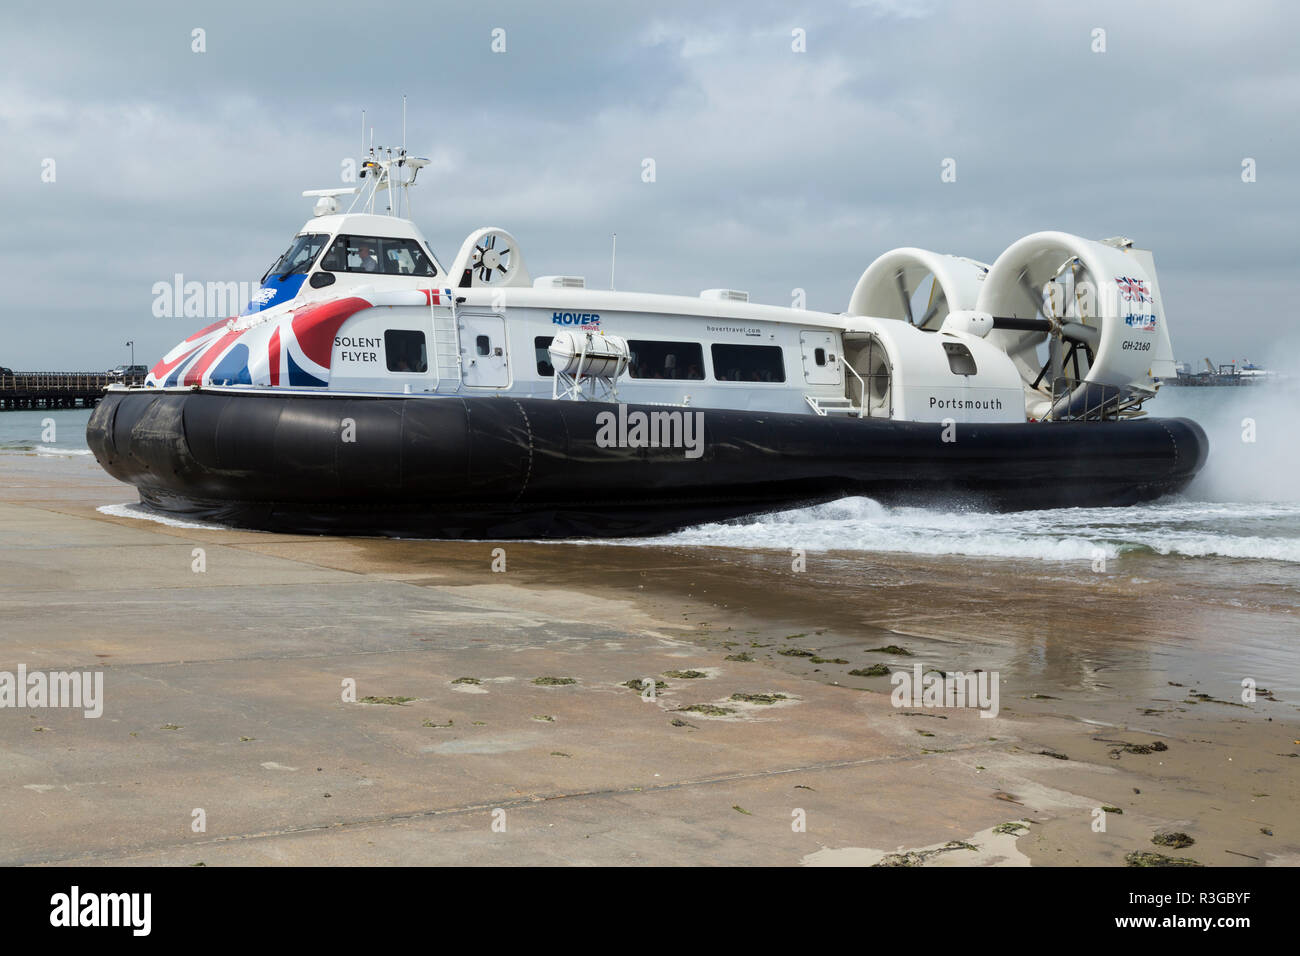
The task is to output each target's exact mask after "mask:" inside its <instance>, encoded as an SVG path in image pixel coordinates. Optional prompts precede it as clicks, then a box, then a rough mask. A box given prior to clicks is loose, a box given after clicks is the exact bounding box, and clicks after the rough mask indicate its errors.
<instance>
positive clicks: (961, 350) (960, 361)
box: [943, 342, 976, 375]
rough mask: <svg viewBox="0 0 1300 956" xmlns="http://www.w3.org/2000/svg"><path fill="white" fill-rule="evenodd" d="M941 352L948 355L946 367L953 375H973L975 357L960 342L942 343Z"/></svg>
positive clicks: (974, 371)
mask: <svg viewBox="0 0 1300 956" xmlns="http://www.w3.org/2000/svg"><path fill="white" fill-rule="evenodd" d="M943 350H944V351H945V352H947V353H948V367H949V368H950V369H952V374H954V375H975V374H976V369H975V356H973V355H971V354H970V349H968V348H967V347H966V346H964V345H962V343H960V342H944V343H943Z"/></svg>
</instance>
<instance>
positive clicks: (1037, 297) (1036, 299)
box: [1020, 272, 1047, 318]
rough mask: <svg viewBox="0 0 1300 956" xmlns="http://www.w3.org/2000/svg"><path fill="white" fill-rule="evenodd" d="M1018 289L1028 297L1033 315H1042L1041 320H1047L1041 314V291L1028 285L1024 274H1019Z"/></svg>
mask: <svg viewBox="0 0 1300 956" xmlns="http://www.w3.org/2000/svg"><path fill="white" fill-rule="evenodd" d="M1020 288H1021V290H1023V291H1024V293H1025V295H1027V296H1028V297H1029V301H1030V302H1031V303H1033V306H1034V315H1042V316H1043V318H1047V315H1046V314H1044V312H1043V291H1042V290H1041V289H1035V288H1034V287H1033V286H1032V285H1030V284H1029V276H1028V274H1026V273H1024V272H1022V273H1020Z"/></svg>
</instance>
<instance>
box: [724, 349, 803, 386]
mask: <svg viewBox="0 0 1300 956" xmlns="http://www.w3.org/2000/svg"><path fill="white" fill-rule="evenodd" d="M712 351H713V376H714V378H716V379H717V380H718V381H719V382H784V381H785V360H784V359H783V358H782V357H781V347H780V346H778V345H715V346H713V350H712ZM817 351H819V352H821V351H822V350H821V349H818V350H817ZM822 354H823V357H824V355H825V353H824V352H823V353H822ZM818 364H821V363H818Z"/></svg>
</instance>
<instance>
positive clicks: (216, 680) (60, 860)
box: [0, 453, 1300, 866]
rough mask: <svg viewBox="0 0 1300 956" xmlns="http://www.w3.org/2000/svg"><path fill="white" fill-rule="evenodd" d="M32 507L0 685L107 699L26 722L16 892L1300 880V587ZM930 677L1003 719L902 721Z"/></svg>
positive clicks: (32, 477) (81, 473) (1135, 568)
mask: <svg viewBox="0 0 1300 956" xmlns="http://www.w3.org/2000/svg"><path fill="white" fill-rule="evenodd" d="M0 489H2V490H0V620H2V621H3V624H2V625H0V670H8V671H13V670H14V669H15V668H17V667H18V665H20V664H21V665H24V666H25V667H26V669H27V670H28V671H35V670H44V671H68V670H76V671H91V672H102V674H103V675H104V701H103V704H104V707H103V715H102V716H101V717H99V718H86V717H84V716H83V715H82V713H81V711H74V710H71V709H52V708H45V709H41V710H31V709H22V708H6V709H0V740H2V741H3V750H2V755H0V761H2V762H3V766H4V770H5V773H4V775H3V776H4V782H3V783H0V821H3V822H0V837H3V839H2V840H0V847H3V849H0V861H2V862H4V863H6V864H28V865H42V864H66V863H79V864H128V865H135V864H174V865H192V864H197V863H204V864H206V865H209V866H215V865H230V864H357V865H372V864H373V865H380V864H398V865H404V864H451V863H459V864H491V863H512V864H530V863H562V864H613V865H629V864H767V865H798V864H807V865H838V864H845V865H858V864H875V863H879V862H886V863H895V864H904V865H924V866H949V865H1027V864H1032V865H1066V864H1104V865H1117V866H1122V865H1124V864H1125V858H1126V855H1128V854H1131V853H1133V852H1135V851H1137V852H1144V853H1145V852H1160V853H1163V854H1166V855H1168V856H1174V857H1185V858H1190V859H1191V860H1194V861H1196V862H1197V863H1200V864H1204V865H1209V866H1216V865H1277V864H1291V865H1294V864H1296V863H1300V823H1297V820H1296V816H1295V813H1294V807H1295V805H1296V802H1297V799H1300V772H1298V771H1300V757H1298V755H1300V707H1297V702H1298V701H1300V690H1298V689H1297V674H1296V671H1295V668H1294V661H1295V658H1294V654H1295V653H1296V650H1295V648H1294V646H1293V644H1294V633H1295V631H1296V628H1295V623H1296V611H1295V608H1294V606H1293V602H1291V601H1290V600H1289V599H1288V596H1287V592H1286V590H1285V589H1278V588H1270V587H1268V586H1267V585H1266V584H1256V585H1252V586H1251V587H1250V588H1249V589H1243V588H1241V587H1234V585H1233V583H1232V581H1231V580H1228V579H1225V580H1223V581H1205V580H1192V579H1190V578H1189V577H1188V576H1187V573H1186V570H1185V568H1184V567H1183V565H1180V563H1179V560H1178V559H1177V558H1172V557H1161V556H1150V555H1148V556H1143V557H1139V558H1131V559H1124V560H1123V561H1121V562H1118V563H1117V565H1116V566H1115V567H1113V568H1112V569H1111V570H1110V572H1109V573H1105V574H1097V573H1094V572H1092V571H1091V570H1090V569H1089V568H1088V566H1087V565H1086V564H1083V565H1081V566H1073V565H1071V566H1062V565H1061V564H1049V563H1043V562H1038V563H1036V564H1035V563H1032V562H1015V561H1009V560H984V561H974V560H966V559H954V558H952V557H933V558H930V557H924V556H917V555H907V556H897V557H896V558H895V557H891V556H886V555H872V556H869V557H863V556H861V555H858V556H856V557H853V558H850V557H847V556H843V555H836V554H835V553H833V552H824V553H809V554H807V555H806V567H805V568H804V569H803V570H801V571H796V570H794V569H793V568H792V557H791V555H790V554H788V553H781V552H774V551H755V550H750V551H745V550H736V549H708V548H698V547H684V546H683V547H675V546H674V547H650V548H648V547H638V546H612V545H590V544H588V545H562V544H529V543H509V544H505V545H499V544H495V543H490V542H482V543H475V542H455V543H448V542H427V541H391V540H375V539H336V538H313V537H294V536H280V535H268V534H257V533H247V532H239V531H231V530H210V529H195V528H183V527H174V526H168V525H165V524H161V523H155V522H151V521H146V520H140V519H138V518H132V517H122V516H113V515H108V514H104V513H101V512H100V511H98V510H97V509H98V508H100V507H102V506H105V505H115V504H121V503H123V502H130V501H133V500H134V491H133V489H131V488H129V487H127V486H125V485H121V484H118V483H117V482H115V481H113V480H112V479H111V478H108V477H107V476H106V475H104V474H103V473H102V472H101V471H100V470H99V469H98V467H97V466H96V464H95V462H94V460H93V458H90V457H89V456H77V455H69V456H39V455H37V454H16V453H15V454H6V455H3V456H0ZM497 548H501V549H502V550H503V553H497V554H494V549H497ZM195 549H200V550H199V551H197V552H196V550H195ZM503 561H504V568H505V569H504V571H501V570H494V569H493V568H494V564H495V565H496V566H497V567H498V568H499V567H500V566H501V563H502V562H503ZM199 565H201V568H200V569H196V568H198V566H199ZM1228 577H1229V578H1230V575H1229V576H1228ZM882 648H883V649H884V650H881V649H882ZM783 652H784V653H783ZM914 664H920V665H922V667H923V668H924V669H938V670H940V671H945V672H948V673H953V672H957V671H962V672H974V671H977V670H979V671H985V672H989V673H994V672H995V673H996V674H997V675H998V686H999V691H1000V699H999V702H998V703H999V706H998V708H997V716H996V717H982V716H981V715H980V713H979V710H978V709H976V708H971V707H965V708H942V707H940V708H934V707H925V706H921V707H913V706H903V707H896V706H894V705H893V703H891V697H890V691H891V683H890V678H889V676H887V675H888V672H890V671H893V670H909V671H910V670H911V669H912V667H913V665H914ZM873 665H885V666H884V668H883V669H884V670H885V671H886V675H885V676H860V675H853V674H850V671H854V670H858V671H863V672H864V673H867V672H868V671H869V670H870V668H872V667H873ZM647 678H653V679H655V680H656V681H659V682H662V686H659V685H658V684H657V685H656V693H655V695H654V697H653V698H652V699H647V695H645V694H643V693H641V692H640V691H639V690H638V689H637V688H638V687H641V686H643V685H642V684H641V683H640V682H641V681H642V680H644V679H647ZM1245 678H1251V679H1253V680H1255V682H1256V685H1257V689H1256V696H1255V699H1254V700H1253V701H1252V702H1246V703H1243V702H1242V700H1241V696H1242V686H1241V681H1242V680H1243V679H1245ZM628 682H633V683H634V685H635V686H633V687H629V686H628ZM349 687H354V688H355V691H354V697H355V700H351V699H346V698H347V697H348V693H349ZM1153 745H1157V746H1153ZM1102 808H1108V809H1105V810H1103V809H1102ZM200 822H201V823H202V827H201V828H200V827H199V825H198V824H199V823H200ZM1099 823H1101V824H1103V825H1104V830H1102V829H1100V828H1099V826H1098V824H1099ZM1006 824H1013V825H1012V826H1005V825H1006ZM1015 824H1019V825H1015ZM1161 832H1181V833H1185V834H1187V835H1189V836H1190V837H1192V838H1193V840H1194V842H1193V843H1192V844H1191V845H1189V846H1186V847H1185V848H1174V849H1170V848H1168V847H1160V846H1156V845H1153V843H1152V837H1153V836H1154V835H1155V834H1157V833H1161Z"/></svg>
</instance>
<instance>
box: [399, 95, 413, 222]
mask: <svg viewBox="0 0 1300 956" xmlns="http://www.w3.org/2000/svg"><path fill="white" fill-rule="evenodd" d="M399 162H400V163H401V165H402V166H403V167H405V166H406V94H405V93H403V94H402V152H401V156H400V160H399ZM402 175H403V178H405V175H406V173H405V169H403V173H402ZM403 194H405V196H406V215H407V216H408V217H409V216H410V215H411V194H410V191H409V190H407V189H406V184H405V183H403V184H402V191H401V193H399V194H398V196H397V214H398V215H399V216H400V215H401V214H402V195H403Z"/></svg>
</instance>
